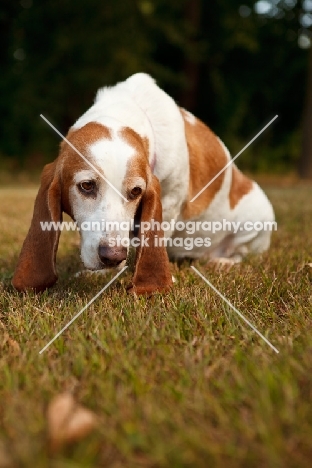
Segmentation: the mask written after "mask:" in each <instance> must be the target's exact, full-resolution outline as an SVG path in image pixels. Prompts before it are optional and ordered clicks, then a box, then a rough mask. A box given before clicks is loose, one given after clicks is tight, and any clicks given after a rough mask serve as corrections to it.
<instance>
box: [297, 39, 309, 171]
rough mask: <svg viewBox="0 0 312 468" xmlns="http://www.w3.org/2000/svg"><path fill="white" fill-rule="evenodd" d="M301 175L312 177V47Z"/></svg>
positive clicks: (304, 118)
mask: <svg viewBox="0 0 312 468" xmlns="http://www.w3.org/2000/svg"><path fill="white" fill-rule="evenodd" d="M298 170H299V176H300V177H301V178H302V179H312V47H311V49H310V55H309V67H308V81H307V93H306V101H305V108H304V114H303V129H302V147H301V156H300V160H299V167H298Z"/></svg>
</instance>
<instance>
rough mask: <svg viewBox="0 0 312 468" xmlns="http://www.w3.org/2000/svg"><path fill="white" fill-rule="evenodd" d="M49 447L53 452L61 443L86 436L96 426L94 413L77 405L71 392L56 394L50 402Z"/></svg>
mask: <svg viewBox="0 0 312 468" xmlns="http://www.w3.org/2000/svg"><path fill="white" fill-rule="evenodd" d="M47 418H48V429H49V439H50V448H51V450H52V451H53V452H55V451H57V450H59V449H60V448H61V447H62V446H63V445H65V444H69V443H73V442H76V441H78V440H80V439H82V438H84V437H85V436H87V435H88V434H89V433H90V432H91V431H92V430H93V429H94V428H95V427H96V426H97V423H98V421H97V417H96V415H95V414H94V413H93V412H92V411H90V410H88V409H86V408H84V407H83V406H81V405H79V404H78V403H77V402H76V401H75V399H74V397H73V396H72V394H71V393H69V392H65V393H61V394H60V395H57V396H56V397H54V398H53V400H52V401H51V402H50V404H49V407H48V411H47Z"/></svg>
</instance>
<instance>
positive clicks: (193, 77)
mask: <svg viewBox="0 0 312 468" xmlns="http://www.w3.org/2000/svg"><path fill="white" fill-rule="evenodd" d="M185 17H186V19H187V21H188V22H189V24H190V25H191V27H192V30H193V31H192V36H193V37H192V39H191V41H190V44H189V50H188V53H187V56H186V58H185V62H184V66H183V73H184V76H185V77H186V80H187V87H186V89H185V90H184V91H183V92H182V94H181V96H180V102H181V105H182V106H183V107H185V108H186V109H188V110H191V111H193V112H194V111H195V107H196V102H197V95H198V82H199V63H198V59H197V58H195V60H194V58H193V57H190V48H195V47H196V36H197V34H198V30H199V28H200V21H201V0H188V2H187V3H186V6H185Z"/></svg>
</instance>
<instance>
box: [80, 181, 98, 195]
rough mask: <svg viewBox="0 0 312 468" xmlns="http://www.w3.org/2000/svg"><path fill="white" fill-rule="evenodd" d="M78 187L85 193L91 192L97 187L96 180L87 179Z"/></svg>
mask: <svg viewBox="0 0 312 468" xmlns="http://www.w3.org/2000/svg"><path fill="white" fill-rule="evenodd" d="M78 187H79V188H80V190H81V191H82V192H84V193H91V192H93V191H94V189H95V182H93V181H92V180H85V181H84V182H80V184H79V185H78Z"/></svg>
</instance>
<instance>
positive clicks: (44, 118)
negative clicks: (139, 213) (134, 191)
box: [40, 114, 128, 203]
mask: <svg viewBox="0 0 312 468" xmlns="http://www.w3.org/2000/svg"><path fill="white" fill-rule="evenodd" d="M40 117H41V118H42V119H43V120H44V121H45V122H46V123H47V124H48V125H50V127H51V128H53V130H54V131H55V132H56V133H57V134H58V135H59V136H60V137H61V138H63V140H65V141H66V143H67V144H68V145H69V146H70V147H71V148H73V150H75V151H76V153H77V154H78V155H79V156H80V157H81V158H82V159H83V160H84V161H85V162H86V163H87V164H89V166H90V167H92V169H93V170H94V171H95V172H96V173H97V174H99V175H100V176H101V177H102V179H104V180H105V182H107V183H108V185H110V186H111V187H112V189H113V190H115V192H116V193H118V195H120V196H121V198H123V199H124V200H125V201H126V202H127V203H128V200H127V199H126V198H125V197H124V196H123V195H122V193H120V192H119V190H117V189H116V187H115V186H114V185H113V184H112V183H111V182H110V181H109V180H108V179H106V177H105V176H104V175H103V174H102V173H101V172H100V171H99V170H98V169H97V168H96V167H95V166H94V165H93V164H92V163H91V162H90V161H89V160H88V159H87V158H86V157H85V156H84V155H83V154H82V153H80V151H78V150H77V148H75V146H74V145H73V144H72V143H71V142H70V141H69V140H68V139H67V138H66V137H64V135H62V133H61V132H59V131H58V129H57V128H56V127H54V125H52V124H51V122H50V121H49V120H48V119H47V118H46V117H45V116H44V115H43V114H40Z"/></svg>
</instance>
